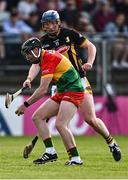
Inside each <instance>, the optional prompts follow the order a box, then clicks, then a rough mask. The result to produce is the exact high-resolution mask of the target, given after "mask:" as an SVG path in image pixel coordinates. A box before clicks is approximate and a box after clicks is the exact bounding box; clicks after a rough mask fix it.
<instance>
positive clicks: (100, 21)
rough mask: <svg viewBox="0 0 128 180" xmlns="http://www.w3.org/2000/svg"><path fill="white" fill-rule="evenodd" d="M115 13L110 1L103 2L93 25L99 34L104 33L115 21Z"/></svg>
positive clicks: (104, 0)
mask: <svg viewBox="0 0 128 180" xmlns="http://www.w3.org/2000/svg"><path fill="white" fill-rule="evenodd" d="M114 17H115V13H114V11H113V10H112V9H111V7H110V4H109V1H107V0H101V1H100V2H99V8H98V9H97V11H96V12H95V14H94V16H93V24H94V27H95V29H96V31H97V32H102V31H103V29H104V27H105V25H106V24H107V23H108V22H111V21H113V20H114Z"/></svg>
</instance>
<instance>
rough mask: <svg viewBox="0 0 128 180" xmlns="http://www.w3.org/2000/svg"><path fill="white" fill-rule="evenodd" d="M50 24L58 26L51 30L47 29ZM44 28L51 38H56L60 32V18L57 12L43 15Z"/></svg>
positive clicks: (48, 12)
mask: <svg viewBox="0 0 128 180" xmlns="http://www.w3.org/2000/svg"><path fill="white" fill-rule="evenodd" d="M48 22H51V23H54V22H55V23H56V26H55V27H54V28H53V29H52V30H51V29H49V27H46V24H47V23H48ZM41 23H42V28H43V30H44V31H45V32H46V33H47V34H48V35H50V36H56V35H57V34H58V31H59V29H60V24H61V23H60V17H59V14H58V12H57V11H54V10H49V11H46V12H44V13H43V15H42V19H41Z"/></svg>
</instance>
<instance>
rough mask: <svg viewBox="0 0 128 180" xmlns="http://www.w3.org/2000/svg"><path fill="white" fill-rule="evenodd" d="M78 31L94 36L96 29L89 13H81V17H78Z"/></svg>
mask: <svg viewBox="0 0 128 180" xmlns="http://www.w3.org/2000/svg"><path fill="white" fill-rule="evenodd" d="M76 29H77V31H79V32H80V33H81V34H85V33H86V35H87V34H88V35H92V34H95V32H96V31H95V28H94V27H93V25H92V24H91V22H90V17H89V15H88V14H87V13H85V12H81V13H80V16H79V17H78V22H77V28H76Z"/></svg>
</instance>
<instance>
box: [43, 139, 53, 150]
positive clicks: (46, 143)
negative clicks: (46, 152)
mask: <svg viewBox="0 0 128 180" xmlns="http://www.w3.org/2000/svg"><path fill="white" fill-rule="evenodd" d="M44 144H45V147H46V148H49V147H53V143H52V139H51V138H47V139H45V140H44Z"/></svg>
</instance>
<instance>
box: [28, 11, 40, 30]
mask: <svg viewBox="0 0 128 180" xmlns="http://www.w3.org/2000/svg"><path fill="white" fill-rule="evenodd" d="M39 18H40V16H39V13H38V12H31V13H30V15H29V19H28V20H27V21H25V22H26V23H27V25H28V26H29V27H30V28H31V29H32V31H33V33H38V32H39V31H40V30H41V29H42V28H41V23H40V21H39Z"/></svg>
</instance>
